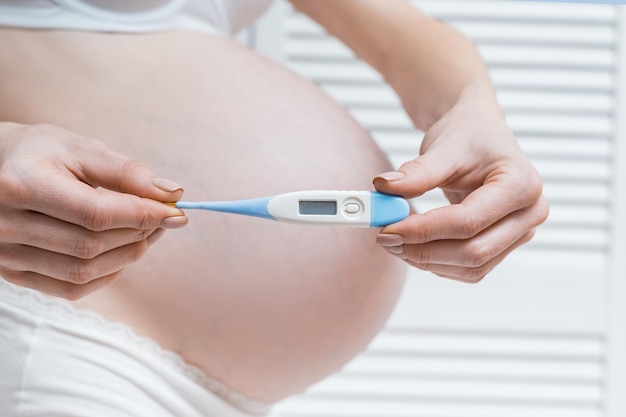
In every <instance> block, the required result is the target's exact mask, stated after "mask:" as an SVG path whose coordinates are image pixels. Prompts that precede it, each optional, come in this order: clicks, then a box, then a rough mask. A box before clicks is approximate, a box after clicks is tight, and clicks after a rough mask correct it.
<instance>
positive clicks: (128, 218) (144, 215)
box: [21, 175, 187, 231]
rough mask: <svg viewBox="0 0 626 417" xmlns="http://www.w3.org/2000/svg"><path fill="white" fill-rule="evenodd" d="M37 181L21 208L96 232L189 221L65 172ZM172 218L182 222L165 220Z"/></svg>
mask: <svg viewBox="0 0 626 417" xmlns="http://www.w3.org/2000/svg"><path fill="white" fill-rule="evenodd" d="M34 183H36V184H39V188H40V189H39V191H38V192H32V193H30V194H29V196H28V197H27V199H26V201H24V203H23V204H22V207H21V208H23V209H28V210H32V211H37V212H40V213H45V214H47V215H49V216H51V217H55V218H57V219H60V220H63V221H66V222H69V223H73V224H76V225H79V226H82V227H84V228H86V229H89V230H93V231H101V230H107V229H119V228H135V229H154V228H157V227H161V226H163V227H167V228H173V227H180V226H184V225H185V224H186V221H187V220H186V217H185V216H184V213H183V212H182V211H181V210H179V209H177V208H174V207H170V206H168V205H166V204H163V203H161V202H158V201H155V200H152V199H147V198H141V197H138V196H136V195H132V194H124V193H119V192H112V191H109V190H105V189H94V188H92V187H91V186H89V185H88V184H85V183H82V182H80V181H77V180H76V179H75V178H71V177H67V176H65V175H55V176H48V177H46V178H42V179H40V180H38V181H35V182H34ZM169 217H172V218H173V217H180V219H179V220H177V221H178V223H176V221H174V222H170V224H168V223H163V220H164V219H166V218H169Z"/></svg>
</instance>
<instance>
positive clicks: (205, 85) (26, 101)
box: [0, 30, 404, 401]
mask: <svg viewBox="0 0 626 417" xmlns="http://www.w3.org/2000/svg"><path fill="white" fill-rule="evenodd" d="M0 51H1V52H0V91H1V93H0V120H9V121H15V122H20V123H51V124H55V125H57V126H60V127H63V128H65V129H68V130H71V131H75V132H77V133H80V134H83V135H87V136H91V137H95V138H97V139H100V140H102V141H104V142H105V143H107V144H108V145H109V146H110V147H111V148H113V149H115V150H117V151H119V152H121V153H123V154H125V155H127V156H130V157H133V158H136V159H138V160H141V161H143V162H145V163H146V164H147V165H148V166H149V167H150V168H151V169H152V171H153V172H154V173H155V174H156V175H157V176H160V177H163V178H169V179H172V180H174V181H176V182H178V183H179V184H182V185H183V186H184V187H185V196H184V197H185V199H188V200H209V199H237V198H252V197H260V196H264V195H271V194H276V193H281V192H288V191H294V190H298V189H370V188H371V179H372V177H373V176H374V175H375V174H377V173H379V172H383V171H386V170H388V169H389V166H388V163H387V161H386V159H385V157H384V155H383V154H382V153H381V152H380V150H379V149H378V148H377V147H376V146H375V144H374V143H373V142H372V141H371V139H370V138H369V137H368V135H367V133H366V132H365V131H364V130H363V129H362V128H360V127H359V126H358V125H357V124H356V123H355V122H354V121H353V119H352V118H351V117H350V116H349V115H348V114H347V113H346V111H345V110H344V109H343V108H341V107H340V106H338V105H337V104H336V103H334V102H333V101H332V100H331V99H329V98H328V97H327V96H326V95H325V94H324V93H323V92H322V91H321V90H320V89H319V88H317V87H316V86H314V85H313V84H311V83H310V82H308V81H305V80H303V79H301V78H299V77H298V76H296V75H293V74H291V73H290V72H288V71H286V70H284V69H282V68H281V67H280V66H278V65H277V64H275V63H273V62H270V61H268V60H266V59H264V58H262V57H260V56H259V55H257V54H256V53H254V52H251V51H249V50H247V49H245V48H244V47H242V46H240V45H238V44H236V43H235V42H233V41H230V40H226V39H219V38H213V37H208V36H205V35H201V34H194V33H183V32H179V33H167V34H152V35H119V34H116V35H113V34H91V33H79V32H47V31H19V30H0ZM188 215H189V217H190V222H189V225H188V226H187V227H186V228H183V229H179V230H173V231H169V232H168V233H166V235H165V236H164V237H163V238H162V239H161V240H160V241H159V243H158V244H157V245H155V246H154V247H153V248H151V250H150V251H149V252H148V254H147V255H146V256H145V257H144V258H143V259H142V260H140V261H139V262H138V263H136V264H134V265H133V266H131V267H128V268H127V269H126V270H125V271H124V274H123V276H122V278H121V279H119V280H118V281H117V282H116V283H115V284H114V285H112V286H110V287H108V288H106V289H104V290H101V291H99V292H97V293H95V294H92V295H90V296H88V297H86V298H85V299H83V300H80V301H79V302H77V305H79V306H80V307H85V308H90V309H94V310H97V311H99V312H100V313H101V314H103V315H104V316H105V317H107V318H108V319H110V320H113V321H117V322H123V323H126V324H128V325H130V326H131V327H133V328H134V329H135V331H136V332H137V333H139V334H141V335H145V336H147V337H150V338H152V339H154V340H156V341H157V342H159V343H160V344H161V345H162V346H163V347H165V348H167V349H171V350H173V351H176V352H178V353H179V354H181V355H182V356H183V358H185V359H186V360H187V361H188V362H190V363H193V364H195V365H198V366H199V367H201V368H202V369H203V370H204V371H205V372H206V373H207V374H209V375H211V376H213V377H216V378H218V379H221V380H222V381H224V382H225V383H226V384H227V385H228V386H230V387H231V388H233V389H237V390H240V391H242V392H244V393H245V394H247V395H249V396H251V397H253V398H256V399H260V400H264V401H274V400H278V399H281V398H283V397H285V396H287V395H289V394H292V393H294V392H297V391H299V390H301V389H303V388H304V387H306V386H307V385H309V384H311V383H313V382H315V381H317V380H319V379H320V378H323V377H324V376H327V375H328V374H329V373H332V372H333V371H336V370H337V369H338V368H339V367H340V366H342V365H343V364H345V362H346V361H348V360H349V359H350V358H352V357H353V356H354V355H355V354H357V353H358V352H359V351H361V350H362V349H363V348H364V347H365V345H366V344H367V343H368V341H369V340H370V339H371V338H372V337H373V336H374V335H375V334H376V332H377V331H378V330H379V329H380V328H381V326H382V325H383V324H384V322H385V320H386V319H387V317H388V315H389V313H390V311H391V309H392V308H393V306H394V304H395V302H396V299H397V297H398V294H399V292H400V290H401V287H402V283H403V277H404V267H403V265H402V264H401V263H400V262H399V261H397V260H396V259H395V258H393V257H391V256H389V255H388V254H387V253H385V252H384V251H383V250H381V249H380V248H379V247H377V245H376V244H375V242H374V237H375V234H376V231H372V230H362V229H345V228H341V229H340V228H313V227H301V226H293V225H285V224H279V223H276V222H270V221H267V220H262V219H254V218H246V217H237V216H233V215H228V214H218V213H208V212H190V213H188Z"/></svg>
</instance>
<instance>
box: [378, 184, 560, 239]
mask: <svg viewBox="0 0 626 417" xmlns="http://www.w3.org/2000/svg"><path fill="white" fill-rule="evenodd" d="M513 188H514V187H510V186H507V185H506V184H503V183H499V182H492V183H488V184H486V185H484V186H483V187H481V188H479V189H478V190H476V191H474V192H473V193H472V194H470V195H469V196H468V197H467V198H466V199H465V200H464V201H463V202H462V203H460V204H452V205H449V206H445V207H440V208H436V209H433V210H430V211H428V212H426V213H423V214H414V215H412V216H409V217H407V218H406V219H404V220H402V221H400V222H398V223H394V224H392V225H389V226H387V227H385V228H383V229H382V232H383V233H389V234H400V235H403V236H404V241H405V243H409V244H421V243H426V242H431V241H434V240H443V239H470V238H472V237H474V236H476V235H477V234H479V233H480V232H482V231H483V230H485V229H487V228H488V227H490V226H491V225H493V224H494V223H496V222H498V221H500V220H501V219H503V218H505V217H506V216H508V215H510V213H513V212H519V215H521V216H522V220H523V221H520V220H519V219H518V220H517V221H520V223H521V224H522V225H526V226H528V228H530V227H536V226H538V225H539V224H541V223H543V222H544V221H545V220H546V218H547V216H548V212H549V210H548V204H547V201H546V199H545V197H544V196H543V195H539V196H538V198H537V199H535V200H534V201H533V202H532V203H530V205H529V203H528V202H527V201H526V199H525V198H524V199H523V200H522V199H520V198H519V195H518V194H516V193H514V192H512V191H513V190H512V189H513ZM516 218H517V217H512V218H511V219H516Z"/></svg>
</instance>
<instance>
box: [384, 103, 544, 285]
mask: <svg viewBox="0 0 626 417" xmlns="http://www.w3.org/2000/svg"><path fill="white" fill-rule="evenodd" d="M374 185H375V187H376V189H377V190H378V191H381V192H384V193H389V194H396V195H400V196H403V197H405V198H414V197H417V196H420V195H422V194H424V193H425V192H427V191H429V190H431V189H434V188H437V187H438V188H441V189H442V190H443V192H444V194H445V196H446V197H447V198H448V200H449V201H450V203H451V204H450V205H447V206H444V207H440V208H436V209H433V210H430V211H428V212H426V213H423V214H413V215H411V216H409V217H408V218H406V219H405V220H403V221H401V222H398V223H395V224H392V225H389V226H387V227H385V228H384V229H382V231H381V233H380V235H379V236H378V239H377V241H378V243H379V244H380V245H382V246H383V247H384V248H385V249H386V250H387V251H389V252H390V253H392V254H394V255H396V256H398V257H400V258H402V259H403V260H405V261H406V262H407V263H408V264H410V265H412V266H414V267H417V268H419V269H422V270H426V271H431V272H433V273H435V274H436V275H439V276H441V277H446V278H452V279H456V280H460V281H465V282H478V281H480V280H481V279H482V278H483V277H484V276H485V275H486V274H487V273H488V272H489V271H491V270H492V269H493V268H494V267H495V266H496V265H498V264H499V263H500V262H501V261H502V260H503V259H504V258H505V257H506V256H507V255H508V254H509V253H510V252H511V251H513V250H514V249H515V248H517V247H518V246H520V245H522V244H524V243H526V242H528V241H529V240H530V239H531V238H532V237H533V235H534V230H535V227H537V226H538V225H539V224H541V223H543V222H544V221H545V220H546V218H547V216H548V204H547V202H546V199H545V197H544V196H543V194H542V181H541V178H540V176H539V174H538V173H537V171H536V170H535V168H534V167H533V166H532V165H531V163H530V161H529V160H528V158H527V157H526V156H525V155H524V153H523V152H522V150H521V148H520V147H519V145H518V143H517V141H516V139H515V137H514V136H513V133H512V132H511V131H510V129H509V128H508V127H507V125H506V122H505V119H504V115H503V112H502V110H501V109H500V107H499V105H498V104H497V103H496V102H495V100H493V99H491V98H482V97H481V96H480V95H478V94H464V95H461V97H460V98H459V100H458V101H457V103H456V104H455V105H454V106H453V107H452V108H451V109H450V110H449V111H448V112H447V113H445V114H444V115H443V117H441V118H440V119H439V120H438V121H437V122H435V123H434V124H433V125H432V126H431V127H430V128H429V129H428V130H427V131H426V135H425V137H424V140H423V143H422V147H421V150H420V156H419V157H418V158H417V159H415V160H412V161H409V162H406V163H404V164H403V165H402V166H401V167H400V168H399V169H398V171H394V172H390V173H384V174H381V175H379V176H377V177H376V178H375V179H374Z"/></svg>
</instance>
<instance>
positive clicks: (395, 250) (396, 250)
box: [383, 245, 404, 255]
mask: <svg viewBox="0 0 626 417" xmlns="http://www.w3.org/2000/svg"><path fill="white" fill-rule="evenodd" d="M383 249H385V250H386V251H387V252H389V253H392V254H394V255H402V252H404V245H400V246H383Z"/></svg>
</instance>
